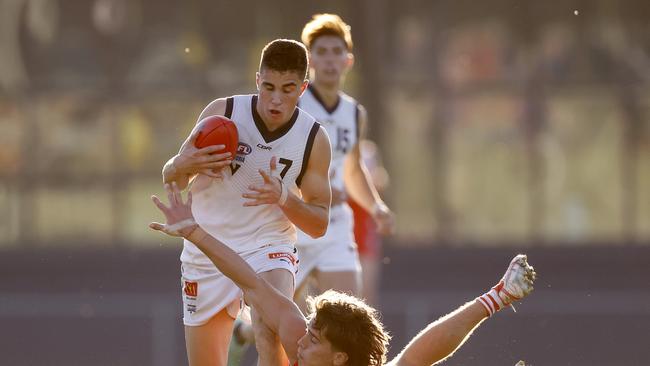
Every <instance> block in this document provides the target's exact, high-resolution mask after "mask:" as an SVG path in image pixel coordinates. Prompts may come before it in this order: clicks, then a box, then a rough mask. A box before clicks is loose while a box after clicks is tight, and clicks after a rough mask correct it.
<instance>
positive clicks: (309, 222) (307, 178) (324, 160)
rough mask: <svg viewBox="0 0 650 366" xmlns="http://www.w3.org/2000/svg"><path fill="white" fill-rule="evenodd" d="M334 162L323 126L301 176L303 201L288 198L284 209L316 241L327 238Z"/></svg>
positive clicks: (295, 197)
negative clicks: (331, 168) (332, 164)
mask: <svg viewBox="0 0 650 366" xmlns="http://www.w3.org/2000/svg"><path fill="white" fill-rule="evenodd" d="M331 159H332V149H331V147H330V139H329V137H328V136H327V132H326V131H325V128H323V127H322V126H321V127H320V129H319V131H318V133H317V134H316V138H315V139H314V145H313V147H312V150H311V154H310V155H309V162H308V164H307V169H306V170H305V173H304V174H303V176H302V181H301V184H300V192H301V194H302V199H301V198H300V197H298V196H296V195H294V194H289V196H288V198H287V201H286V203H285V204H284V205H282V206H281V207H282V211H284V214H285V215H286V216H287V218H289V220H291V222H293V224H294V225H296V226H297V227H298V228H299V229H300V230H302V231H303V232H304V233H306V234H307V235H309V236H311V237H314V238H317V237H321V236H323V235H325V232H326V231H327V225H328V223H329V215H330V201H331V199H332V192H331V190H330V177H329V168H330V161H331Z"/></svg>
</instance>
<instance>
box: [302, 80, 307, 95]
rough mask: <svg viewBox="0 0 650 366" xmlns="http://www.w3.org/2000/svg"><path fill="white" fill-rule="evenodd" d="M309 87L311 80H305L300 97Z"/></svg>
mask: <svg viewBox="0 0 650 366" xmlns="http://www.w3.org/2000/svg"><path fill="white" fill-rule="evenodd" d="M307 85H309V80H305V81H303V82H302V85H301V86H300V95H302V93H304V92H305V89H307Z"/></svg>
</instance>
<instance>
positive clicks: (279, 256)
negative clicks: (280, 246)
mask: <svg viewBox="0 0 650 366" xmlns="http://www.w3.org/2000/svg"><path fill="white" fill-rule="evenodd" d="M269 259H279V260H281V261H282V260H283V261H285V262H289V263H291V265H296V258H295V257H294V256H293V255H292V254H289V253H284V252H278V253H269Z"/></svg>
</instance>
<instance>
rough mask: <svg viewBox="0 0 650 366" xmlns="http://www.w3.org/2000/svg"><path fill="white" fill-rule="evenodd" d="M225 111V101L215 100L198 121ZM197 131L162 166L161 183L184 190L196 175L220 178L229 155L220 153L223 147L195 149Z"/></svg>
mask: <svg viewBox="0 0 650 366" xmlns="http://www.w3.org/2000/svg"><path fill="white" fill-rule="evenodd" d="M225 111H226V99H225V98H222V99H217V100H215V101H213V102H212V103H210V104H208V106H207V107H205V109H204V110H203V112H201V115H200V116H199V119H198V120H197V123H198V121H201V120H202V119H203V118H205V117H208V116H214V115H223V113H225ZM198 135H199V130H198V129H197V128H194V129H193V130H192V132H191V134H190V136H189V137H188V138H187V139H186V140H185V141H184V142H183V145H181V148H180V150H179V152H178V154H176V155H174V156H173V157H172V158H171V159H169V160H168V161H167V163H165V165H164V166H163V171H162V174H163V182H164V183H171V182H176V184H177V185H178V187H180V188H181V189H185V187H187V185H188V184H189V181H190V179H191V178H192V177H193V176H195V175H196V174H203V175H206V176H208V177H212V178H217V179H219V178H221V177H222V175H221V169H223V168H224V167H226V166H228V165H230V162H231V160H232V158H233V157H232V156H230V153H220V154H217V152H218V151H221V150H223V149H224V148H225V146H224V145H216V146H207V147H204V148H202V149H197V148H196V147H195V142H196V138H197V137H198Z"/></svg>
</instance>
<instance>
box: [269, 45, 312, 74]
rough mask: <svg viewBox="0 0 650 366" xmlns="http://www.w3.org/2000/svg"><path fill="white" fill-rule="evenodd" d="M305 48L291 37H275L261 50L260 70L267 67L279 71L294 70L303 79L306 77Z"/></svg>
mask: <svg viewBox="0 0 650 366" xmlns="http://www.w3.org/2000/svg"><path fill="white" fill-rule="evenodd" d="M307 62H308V61H307V48H305V45H304V44H302V43H300V42H298V41H294V40H292V39H276V40H274V41H272V42H270V43H269V44H267V45H266V46H264V49H263V50H262V58H261V59H260V71H262V70H264V69H269V70H273V71H279V72H288V71H292V72H296V73H297V74H298V75H299V76H301V77H302V78H303V79H306V78H307V65H308V63H307Z"/></svg>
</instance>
